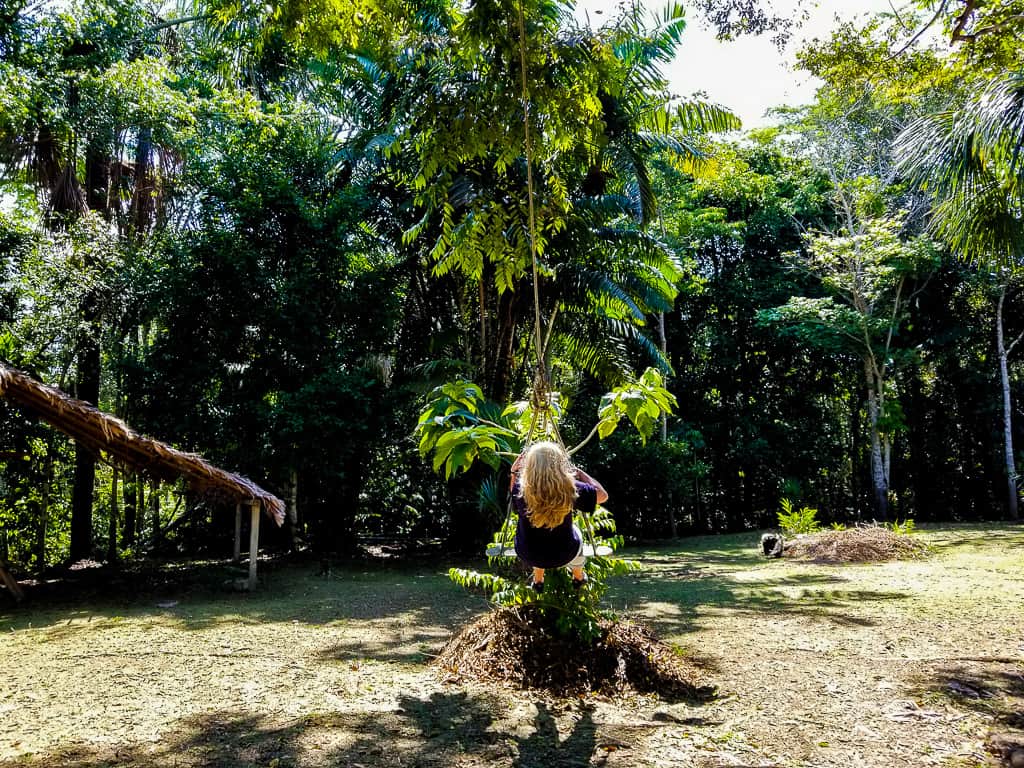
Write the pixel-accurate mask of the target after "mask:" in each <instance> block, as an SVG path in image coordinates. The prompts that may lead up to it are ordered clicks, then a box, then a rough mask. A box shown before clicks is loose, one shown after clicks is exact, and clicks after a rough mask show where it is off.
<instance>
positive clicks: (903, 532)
mask: <svg viewBox="0 0 1024 768" xmlns="http://www.w3.org/2000/svg"><path fill="white" fill-rule="evenodd" d="M883 525H884V527H886V528H888V529H889V530H890V531H892V532H893V533H895V534H896V535H897V536H909V535H910V534H912V533H914V532H915V531H916V530H917V527H916V526H915V525H914V520H913V518H909V517H908V518H907V519H906V520H904V521H903V522H902V523H901V522H900V521H899V518H897V519H896V520H894V521H893V522H891V523H883Z"/></svg>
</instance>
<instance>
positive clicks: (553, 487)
mask: <svg viewBox="0 0 1024 768" xmlns="http://www.w3.org/2000/svg"><path fill="white" fill-rule="evenodd" d="M511 491H512V503H513V506H514V507H515V510H516V513H517V514H518V516H519V519H518V524H517V526H516V541H515V550H516V555H517V556H518V557H519V559H520V560H522V561H523V562H524V563H526V564H527V565H528V566H530V567H531V568H532V569H533V580H532V582H531V585H532V586H533V589H535V590H536V591H537V592H542V591H543V590H544V574H545V571H546V570H547V569H549V568H568V569H569V570H571V571H572V581H573V586H574V587H576V588H577V589H579V588H580V587H582V586H583V584H584V583H585V582H586V579H587V576H586V573H585V572H584V570H583V566H584V564H585V563H586V558H585V557H584V555H583V534H582V533H581V532H580V529H579V528H578V527H577V526H575V525H574V524H573V522H572V514H573V511H574V510H576V511H579V512H581V513H582V514H584V515H591V514H593V512H594V509H595V508H596V507H597V505H598V504H603V503H604V502H605V501H606V500H607V499H608V492H607V491H605V489H604V486H603V485H601V483H599V482H598V481H597V480H595V479H594V478H592V477H591V476H590V475H588V474H587V473H586V472H584V471H583V470H582V469H580V468H579V467H575V466H573V464H572V461H571V460H570V458H569V454H568V453H566V451H565V449H564V448H563V447H562V446H561V445H559V444H558V443H553V442H549V441H542V442H538V443H534V444H533V445H531V446H529V447H528V448H527V449H526V450H524V451H523V452H522V453H521V454H520V455H519V457H518V458H516V460H515V462H514V463H513V464H512V480H511Z"/></svg>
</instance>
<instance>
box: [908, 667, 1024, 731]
mask: <svg viewBox="0 0 1024 768" xmlns="http://www.w3.org/2000/svg"><path fill="white" fill-rule="evenodd" d="M919 686H920V688H919V693H922V694H931V695H936V696H939V697H941V698H943V699H945V700H947V701H949V702H950V703H951V704H953V705H955V706H956V707H959V708H961V709H970V710H974V711H976V712H980V713H982V714H985V715H988V716H990V717H992V718H993V720H994V723H995V725H994V728H995V729H998V728H1000V727H1001V728H1005V729H1013V730H1016V731H1024V663H1021V662H1013V663H1009V662H994V661H988V660H978V661H964V662H958V663H955V664H946V665H943V666H942V667H939V668H938V669H937V670H935V671H934V672H933V673H931V674H930V675H928V676H927V677H925V678H922V679H921V680H920V681H919Z"/></svg>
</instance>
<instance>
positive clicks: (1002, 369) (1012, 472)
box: [996, 285, 1019, 520]
mask: <svg viewBox="0 0 1024 768" xmlns="http://www.w3.org/2000/svg"><path fill="white" fill-rule="evenodd" d="M1005 299H1006V286H1005V285H1004V286H1003V290H1002V293H1000V294H999V304H998V305H997V306H996V347H997V349H998V352H999V383H1000V385H1001V386H1002V390H1003V452H1004V455H1005V458H1006V505H1007V512H1008V514H1009V517H1010V519H1011V520H1017V519H1018V518H1019V513H1018V511H1017V467H1016V463H1015V460H1014V456H1013V416H1012V410H1011V403H1010V372H1009V365H1008V364H1007V358H1008V357H1009V353H1010V350H1012V349H1013V345H1015V344H1016V343H1017V342H1016V341H1015V342H1014V343H1013V344H1012V345H1010V349H1007V348H1006V341H1005V339H1004V337H1003V301H1004V300H1005ZM1018 341H1019V339H1018Z"/></svg>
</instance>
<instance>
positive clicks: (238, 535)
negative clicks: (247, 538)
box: [231, 502, 242, 563]
mask: <svg viewBox="0 0 1024 768" xmlns="http://www.w3.org/2000/svg"><path fill="white" fill-rule="evenodd" d="M231 559H232V560H233V561H234V562H236V563H240V562H241V561H242V502H238V503H237V504H235V554H234V555H233V556H232V558H231Z"/></svg>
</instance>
